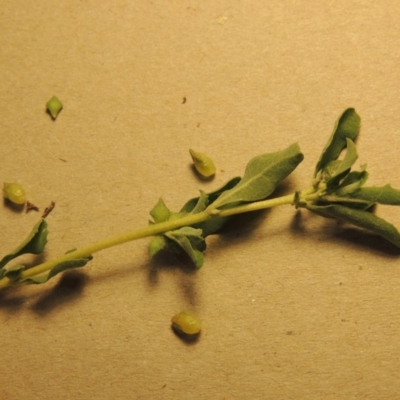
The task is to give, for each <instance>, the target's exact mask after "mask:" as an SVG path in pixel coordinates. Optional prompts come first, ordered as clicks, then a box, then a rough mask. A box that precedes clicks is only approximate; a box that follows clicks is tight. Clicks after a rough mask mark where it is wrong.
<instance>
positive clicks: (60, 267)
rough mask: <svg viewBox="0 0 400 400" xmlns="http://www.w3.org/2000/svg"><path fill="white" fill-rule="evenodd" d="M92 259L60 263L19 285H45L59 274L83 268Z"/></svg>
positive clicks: (78, 259) (85, 258)
mask: <svg viewBox="0 0 400 400" xmlns="http://www.w3.org/2000/svg"><path fill="white" fill-rule="evenodd" d="M71 251H73V250H71ZM67 253H69V252H67ZM92 259H93V257H92V256H89V257H83V258H77V259H75V260H69V261H64V262H61V263H59V264H57V265H56V266H55V267H53V268H52V269H51V270H50V271H49V272H48V273H47V274H45V275H41V276H34V277H31V278H27V279H24V280H23V281H21V283H22V284H42V283H46V282H47V281H48V280H50V279H51V278H53V277H55V276H56V275H58V274H60V273H61V272H64V271H67V270H70V269H74V268H80V267H83V266H85V265H86V264H87V263H88V262H89V261H90V260H92Z"/></svg>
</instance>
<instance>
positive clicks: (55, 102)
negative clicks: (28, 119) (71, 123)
mask: <svg viewBox="0 0 400 400" xmlns="http://www.w3.org/2000/svg"><path fill="white" fill-rule="evenodd" d="M62 108H63V104H62V103H61V101H60V100H59V99H58V98H57V97H56V96H53V97H52V98H51V99H50V100H49V101H48V102H47V103H46V109H47V111H48V112H49V114H50V115H51V117H52V118H53V120H55V119H56V118H57V116H58V114H59V113H60V111H61V110H62Z"/></svg>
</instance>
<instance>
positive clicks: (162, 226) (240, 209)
mask: <svg viewBox="0 0 400 400" xmlns="http://www.w3.org/2000/svg"><path fill="white" fill-rule="evenodd" d="M319 195H320V191H316V190H315V189H313V188H311V189H307V190H304V191H302V192H301V193H300V199H301V200H302V201H312V200H316V199H317V198H318V197H319ZM294 199H295V194H290V195H286V196H282V197H276V198H272V199H267V200H263V201H258V202H254V203H248V204H243V205H239V206H236V207H232V208H228V209H225V210H216V209H212V207H210V208H209V209H206V210H204V211H202V212H199V213H196V214H189V215H186V216H184V217H182V218H179V219H176V220H172V221H166V222H161V223H157V224H151V225H148V226H146V227H144V228H140V229H135V230H133V231H129V232H125V233H122V234H119V235H116V236H111V237H109V238H106V239H104V240H100V241H98V242H96V243H93V244H90V245H88V246H85V247H82V248H80V249H77V250H75V251H73V252H70V253H67V254H64V255H62V256H60V257H57V258H55V259H53V260H50V261H46V262H44V263H42V264H38V265H36V266H35V267H32V268H30V269H28V270H26V271H24V272H23V273H22V277H21V278H22V279H25V278H30V277H33V276H36V275H39V274H42V273H44V272H47V271H49V270H51V269H52V268H53V267H55V266H56V265H57V264H60V263H62V262H65V261H69V260H75V259H79V258H86V257H89V256H91V255H93V254H94V253H97V252H99V251H101V250H105V249H108V248H110V247H114V246H117V245H120V244H123V243H127V242H131V241H133V240H137V239H142V238H145V237H149V236H155V235H159V234H161V233H165V232H168V231H171V230H174V229H177V228H181V227H183V226H191V225H195V224H198V223H200V222H204V221H207V220H209V219H211V218H215V217H228V216H232V215H236V214H242V213H246V212H251V211H257V210H262V209H267V208H272V207H277V206H282V205H286V204H294ZM14 284H15V283H14V282H13V281H12V280H10V279H9V278H7V277H5V278H3V279H1V280H0V289H2V288H5V287H7V286H12V285H14Z"/></svg>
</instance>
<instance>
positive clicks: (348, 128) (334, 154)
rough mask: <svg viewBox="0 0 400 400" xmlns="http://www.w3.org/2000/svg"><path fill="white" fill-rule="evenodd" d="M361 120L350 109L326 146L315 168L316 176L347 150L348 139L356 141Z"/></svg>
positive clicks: (341, 118) (339, 122) (338, 123)
mask: <svg viewBox="0 0 400 400" xmlns="http://www.w3.org/2000/svg"><path fill="white" fill-rule="evenodd" d="M360 123H361V119H360V117H359V116H358V114H357V113H356V111H355V110H354V108H348V109H347V110H346V111H345V112H344V113H343V114H342V116H341V117H340V118H339V120H338V121H337V123H336V126H335V129H334V131H333V134H332V135H331V137H330V138H329V140H328V143H327V144H326V145H325V147H324V150H323V151H322V154H321V157H320V159H319V161H318V163H317V165H316V167H315V173H314V176H316V175H317V173H318V172H319V171H321V170H322V169H324V168H325V167H326V166H327V165H328V163H329V162H331V161H333V160H336V159H337V158H338V157H339V155H340V153H341V151H342V150H343V149H344V148H345V146H346V142H347V139H351V140H354V139H355V138H356V136H357V135H358V132H359V130H360Z"/></svg>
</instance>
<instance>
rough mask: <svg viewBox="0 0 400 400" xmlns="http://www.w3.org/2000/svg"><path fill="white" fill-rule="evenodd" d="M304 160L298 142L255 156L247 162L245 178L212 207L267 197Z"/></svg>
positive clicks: (219, 198)
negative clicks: (273, 151)
mask: <svg viewBox="0 0 400 400" xmlns="http://www.w3.org/2000/svg"><path fill="white" fill-rule="evenodd" d="M302 160H303V154H302V153H301V152H300V148H299V146H298V144H297V143H295V144H293V145H291V146H289V147H288V148H286V149H285V150H281V151H278V152H275V153H269V154H264V155H261V156H258V157H255V158H253V159H252V160H250V162H249V163H248V164H247V167H246V170H245V173H244V176H243V179H242V180H241V181H240V182H239V183H238V184H237V185H236V186H235V187H234V188H232V189H230V190H227V191H225V192H223V193H222V194H221V195H220V196H219V197H218V198H217V199H216V200H215V202H214V203H213V205H212V208H217V207H218V208H220V207H221V206H224V205H226V204H230V203H236V202H250V201H257V200H262V199H265V198H266V197H268V196H269V195H270V194H271V193H272V192H273V191H274V190H275V188H276V187H277V186H278V184H279V183H280V182H281V181H282V180H283V179H285V178H286V177H287V176H288V175H289V174H290V173H291V172H292V171H293V170H294V169H295V168H296V167H297V165H298V164H299V163H300V162H301V161H302Z"/></svg>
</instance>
